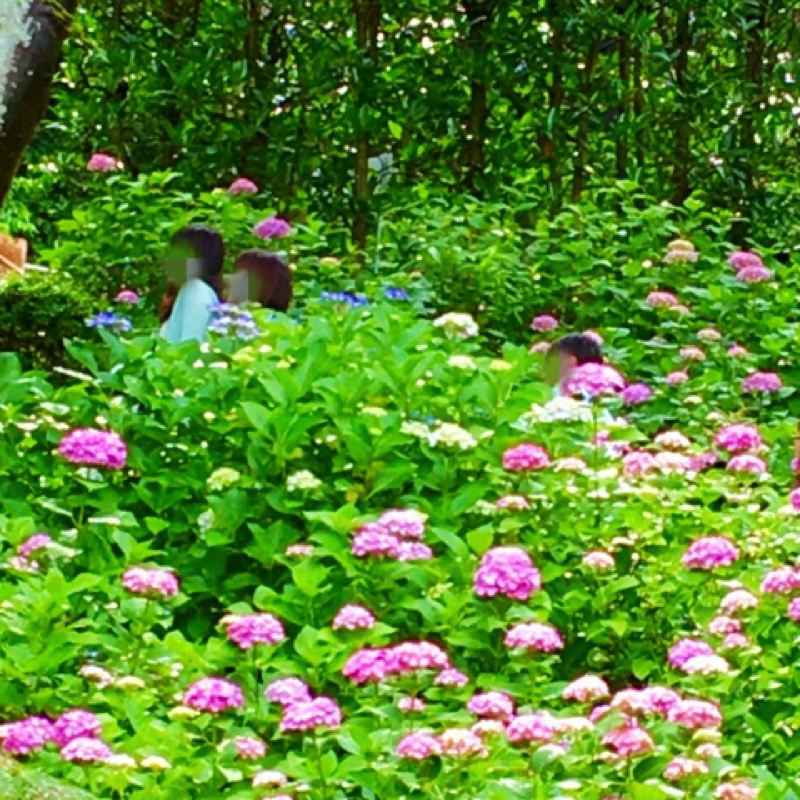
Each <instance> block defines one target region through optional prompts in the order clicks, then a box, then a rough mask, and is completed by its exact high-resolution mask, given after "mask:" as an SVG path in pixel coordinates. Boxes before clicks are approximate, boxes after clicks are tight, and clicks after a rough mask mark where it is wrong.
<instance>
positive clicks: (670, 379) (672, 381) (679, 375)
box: [664, 370, 689, 386]
mask: <svg viewBox="0 0 800 800" xmlns="http://www.w3.org/2000/svg"><path fill="white" fill-rule="evenodd" d="M664 380H665V382H666V384H667V386H680V385H681V384H682V383H686V381H688V380H689V374H688V373H687V372H686V370H678V371H677V372H670V374H669V375H667V377H666V378H665V379H664Z"/></svg>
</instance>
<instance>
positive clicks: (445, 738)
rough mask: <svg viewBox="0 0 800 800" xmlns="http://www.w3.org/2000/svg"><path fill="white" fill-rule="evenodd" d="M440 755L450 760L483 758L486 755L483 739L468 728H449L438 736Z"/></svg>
mask: <svg viewBox="0 0 800 800" xmlns="http://www.w3.org/2000/svg"><path fill="white" fill-rule="evenodd" d="M439 744H440V745H441V748H442V755H445V756H450V757H452V758H459V757H462V756H485V755H486V754H487V750H486V747H485V746H484V744H483V739H481V737H480V736H477V735H476V734H474V733H473V732H472V731H471V730H470V729H469V728H449V729H448V730H446V731H443V732H442V734H441V735H440V736H439Z"/></svg>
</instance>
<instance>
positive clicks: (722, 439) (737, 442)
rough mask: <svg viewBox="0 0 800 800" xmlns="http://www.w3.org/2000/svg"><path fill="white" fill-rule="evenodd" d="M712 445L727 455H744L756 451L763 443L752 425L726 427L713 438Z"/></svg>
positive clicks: (756, 429)
mask: <svg viewBox="0 0 800 800" xmlns="http://www.w3.org/2000/svg"><path fill="white" fill-rule="evenodd" d="M714 444H715V445H716V446H717V447H719V448H721V449H723V450H727V451H728V452H729V453H746V452H748V451H750V450H758V449H759V448H760V447H761V445H762V444H763V441H762V439H761V434H760V433H759V432H758V428H755V427H754V426H753V425H728V426H726V427H724V428H723V429H722V430H721V431H719V432H718V433H717V435H716V436H715V437H714Z"/></svg>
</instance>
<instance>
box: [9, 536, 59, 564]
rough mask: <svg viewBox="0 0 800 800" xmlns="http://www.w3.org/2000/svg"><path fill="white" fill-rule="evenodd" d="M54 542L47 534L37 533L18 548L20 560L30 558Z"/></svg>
mask: <svg viewBox="0 0 800 800" xmlns="http://www.w3.org/2000/svg"><path fill="white" fill-rule="evenodd" d="M52 541H53V539H52V538H51V537H50V536H49V535H48V534H46V533H35V534H34V535H33V536H31V537H30V538H28V539H26V540H25V541H24V542H23V543H22V544H21V545H20V546H19V547H18V548H17V555H18V556H19V557H20V558H28V557H29V556H30V555H31V554H32V553H35V552H36V551H37V550H44V549H45V548H46V547H47V546H48V545H50V544H51V543H52Z"/></svg>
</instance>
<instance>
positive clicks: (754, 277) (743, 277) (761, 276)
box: [736, 266, 772, 283]
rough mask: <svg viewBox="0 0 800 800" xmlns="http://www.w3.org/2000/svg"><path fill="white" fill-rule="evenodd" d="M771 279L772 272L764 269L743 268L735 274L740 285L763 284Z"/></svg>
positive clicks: (762, 267)
mask: <svg viewBox="0 0 800 800" xmlns="http://www.w3.org/2000/svg"><path fill="white" fill-rule="evenodd" d="M771 278H772V272H771V271H770V270H768V269H767V268H766V267H764V266H761V267H743V268H742V269H740V270H739V271H738V272H737V273H736V280H737V281H741V283H764V281H768V280H770V279H771Z"/></svg>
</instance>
